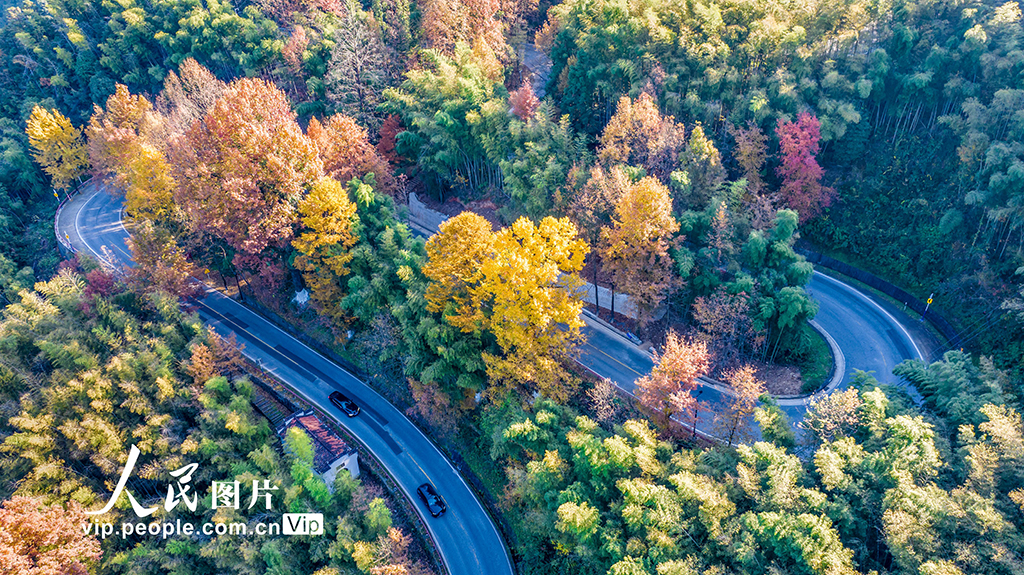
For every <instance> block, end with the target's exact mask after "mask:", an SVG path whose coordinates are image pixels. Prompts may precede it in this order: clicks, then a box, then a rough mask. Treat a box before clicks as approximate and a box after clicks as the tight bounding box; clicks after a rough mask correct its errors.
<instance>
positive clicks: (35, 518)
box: [0, 496, 102, 575]
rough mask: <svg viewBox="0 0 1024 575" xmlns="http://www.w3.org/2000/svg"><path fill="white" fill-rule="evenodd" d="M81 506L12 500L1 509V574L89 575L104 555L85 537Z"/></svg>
mask: <svg viewBox="0 0 1024 575" xmlns="http://www.w3.org/2000/svg"><path fill="white" fill-rule="evenodd" d="M85 524H86V516H85V512H84V511H83V509H82V506H81V505H79V504H78V503H76V502H74V501H72V502H70V503H68V506H67V508H66V509H65V508H64V507H61V506H60V505H53V506H47V505H45V504H43V502H42V500H41V499H37V498H33V497H22V496H16V497H12V498H11V499H9V500H8V501H5V502H4V503H3V506H2V507H0V574H3V575H8V574H10V575H86V573H89V572H90V570H91V568H92V567H93V566H94V565H95V564H96V563H97V562H98V561H99V559H100V556H101V554H102V552H101V551H100V542H99V541H98V540H97V539H96V537H95V536H89V535H86V534H85V532H84V531H83V529H82V526H83V525H85Z"/></svg>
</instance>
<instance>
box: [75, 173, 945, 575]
mask: <svg viewBox="0 0 1024 575" xmlns="http://www.w3.org/2000/svg"><path fill="white" fill-rule="evenodd" d="M122 203H123V202H122V200H121V199H120V198H116V197H113V196H110V195H107V194H105V193H96V191H85V192H83V193H82V195H81V196H79V197H77V198H75V200H74V201H72V202H70V203H69V204H68V205H67V206H66V207H65V208H64V210H63V211H62V212H61V215H60V220H59V224H58V225H59V227H60V231H61V232H65V231H67V232H69V236H70V238H71V241H72V243H73V244H74V245H75V246H76V248H77V249H80V250H86V251H87V252H89V253H91V254H93V255H94V256H96V257H99V258H100V259H102V260H104V261H107V262H108V263H111V264H113V265H119V264H128V263H129V262H130V253H129V251H128V249H127V246H126V244H125V240H126V239H127V232H125V230H124V228H123V227H122V225H121V218H120V211H121V206H122ZM807 290H808V292H809V293H810V294H811V295H812V297H813V298H814V299H815V300H816V301H817V302H818V303H819V305H820V309H819V311H818V315H817V317H816V318H815V320H816V322H817V323H818V325H819V326H820V327H821V328H822V329H823V330H824V331H826V332H828V333H829V334H830V335H831V336H832V338H833V339H834V340H835V341H836V343H837V344H838V346H839V348H840V349H841V352H842V354H843V356H844V358H845V369H844V373H842V374H840V375H841V376H842V378H841V380H840V382H839V384H838V386H836V388H835V389H843V388H845V387H847V386H848V385H849V384H850V382H851V381H852V380H853V373H854V371H855V370H863V371H868V372H873V373H874V375H875V377H876V378H878V379H879V380H880V381H881V382H883V383H895V384H897V385H906V386H907V390H908V392H909V393H910V395H911V396H912V397H914V398H915V399H917V398H919V395H918V394H917V391H916V390H915V389H913V388H912V387H911V386H909V385H907V384H906V382H901V381H898V380H896V378H895V377H894V376H893V375H892V370H893V368H894V367H896V365H897V364H899V363H900V362H901V361H903V360H905V359H923V358H924V357H925V354H924V353H922V346H923V345H924V342H919V341H915V339H922V337H921V336H920V334H921V332H922V330H920V329H915V326H914V325H913V324H912V323H911V322H913V320H911V319H910V318H909V317H908V316H906V315H905V314H903V313H902V312H900V311H899V310H898V309H895V308H893V306H891V305H890V304H888V303H886V302H884V301H880V300H878V299H876V298H874V297H873V296H870V295H867V294H865V293H863V292H861V291H859V290H857V289H856V288H854V287H852V286H850V285H848V284H846V283H843V282H841V281H839V280H836V279H834V278H832V277H829V276H826V275H824V274H821V273H818V272H815V274H814V277H813V278H812V279H811V282H810V284H809V285H808V287H807ZM201 314H202V315H203V319H204V320H206V321H208V322H209V323H210V324H211V325H213V326H214V328H215V329H217V330H218V331H219V332H220V333H223V334H228V333H235V334H236V337H237V338H238V340H239V341H241V342H244V343H245V344H246V352H247V353H249V354H250V355H251V356H252V357H254V358H255V359H257V360H259V361H262V362H263V365H264V367H265V368H266V369H268V370H272V371H274V372H275V374H277V375H278V376H279V377H281V378H282V379H284V380H285V381H287V382H289V383H291V385H292V386H293V387H294V388H295V389H296V390H297V391H298V392H299V393H302V394H303V395H305V396H306V397H307V398H308V399H309V400H310V401H311V402H313V403H316V404H317V405H319V406H320V407H321V408H322V409H324V410H325V411H327V412H330V413H335V411H334V410H333V407H331V406H330V405H329V403H328V402H327V400H326V397H327V394H328V393H329V392H330V391H331V390H332V389H343V390H345V391H346V393H348V394H349V395H350V396H352V397H353V399H355V400H356V401H357V402H359V403H361V404H362V405H364V406H366V407H364V414H365V417H364V416H361V417H357V418H355V419H354V420H346V419H345V418H341V417H339V422H340V423H341V424H342V425H345V426H346V427H347V428H348V429H349V430H350V431H351V432H352V433H353V434H355V435H356V436H357V437H359V438H360V440H362V441H363V442H364V444H365V445H366V446H367V447H368V448H369V449H371V450H372V451H373V453H374V454H376V455H377V456H378V458H379V459H380V460H381V461H382V462H383V463H384V464H385V465H386V466H387V467H388V469H389V470H390V471H391V472H392V474H393V475H394V476H395V477H396V478H397V479H398V480H399V484H400V485H401V486H402V488H403V489H404V490H405V491H406V493H407V495H409V496H410V499H412V500H413V501H414V505H415V506H416V508H417V511H418V512H420V514H421V515H423V516H424V519H425V521H426V523H427V525H428V526H430V527H431V531H432V534H433V535H434V537H435V539H436V541H437V542H438V546H439V547H440V548H441V550H442V554H443V555H444V558H445V561H446V562H447V563H448V565H449V568H450V569H451V572H452V573H459V574H461V573H474V574H481V575H482V574H489V573H511V567H510V566H509V562H508V558H507V554H506V552H505V549H504V547H503V545H502V542H501V539H500V537H499V536H498V534H497V532H496V530H495V529H494V526H493V524H492V523H491V522H490V520H489V518H488V517H487V514H486V512H484V510H483V508H482V507H481V506H480V504H479V503H478V502H477V500H476V499H475V497H474V496H473V494H472V493H471V492H470V491H469V489H468V487H466V485H465V483H464V482H463V481H462V479H461V477H460V476H459V475H458V473H457V472H456V471H455V470H454V469H452V468H451V466H450V464H449V463H448V461H447V459H445V458H444V456H442V455H441V454H440V452H438V451H437V449H436V448H435V447H434V446H433V444H431V443H430V441H429V440H428V439H427V438H426V437H424V436H423V434H422V433H420V432H419V430H418V429H417V428H416V427H415V426H413V425H412V424H411V423H410V422H409V421H408V420H407V419H406V418H405V417H404V416H403V415H402V414H401V413H400V412H398V410H397V409H395V408H394V407H392V406H391V405H390V404H389V403H387V401H386V400H384V399H383V398H381V397H380V396H378V395H377V394H376V393H375V392H373V391H372V390H370V389H369V388H368V387H366V386H365V385H363V384H362V383H361V382H359V381H358V380H356V379H355V378H354V377H353V376H351V375H350V374H348V373H347V372H345V371H344V370H342V369H341V368H339V367H337V366H336V365H335V364H333V363H331V362H329V361H328V360H326V359H324V358H323V357H321V356H319V355H318V354H316V353H315V352H314V351H312V350H311V349H309V348H308V347H306V346H304V345H302V344H301V343H299V342H298V341H295V340H294V339H292V338H291V337H290V336H288V335H287V334H285V333H284V332H282V331H280V330H278V329H277V328H276V327H274V326H272V325H270V324H268V323H267V322H266V321H264V320H262V319H261V318H259V317H258V316H256V315H255V314H253V313H252V312H250V311H248V310H247V309H246V308H244V307H243V306H241V305H239V304H238V303H236V302H234V301H233V300H231V299H229V298H226V297H224V296H223V295H221V294H219V293H218V292H214V291H212V290H210V294H209V295H208V296H207V298H206V299H205V300H204V301H203V302H202V305H201ZM583 333H584V335H585V336H586V338H587V342H586V343H585V344H584V346H583V347H582V349H581V350H580V357H579V362H580V364H582V365H583V366H584V367H585V368H587V369H589V370H590V371H591V372H592V373H594V374H595V375H597V376H599V377H606V378H608V379H611V380H612V381H613V382H615V383H616V384H617V385H618V386H619V387H620V388H622V389H623V390H625V391H627V392H629V393H634V392H635V390H636V380H637V379H639V378H640V377H641V376H643V375H644V374H646V373H649V372H650V370H651V368H652V367H653V365H654V364H653V361H652V358H651V356H650V355H649V354H648V353H647V352H646V351H644V350H641V349H640V348H639V347H637V346H636V345H633V344H632V343H630V342H629V341H628V340H627V339H626V338H624V337H622V336H621V335H620V334H618V333H616V332H614V331H613V330H610V329H608V328H607V327H605V326H603V325H601V324H600V323H599V322H595V321H593V320H589V319H588V321H587V325H586V326H585V327H584V328H583ZM265 342H270V343H273V345H270V343H265ZM929 343H931V342H929ZM931 345H934V344H931ZM833 391H834V389H833ZM693 393H694V395H696V396H698V398H699V399H700V400H701V401H702V402H707V403H708V404H709V406H710V408H711V409H714V408H715V404H718V403H720V402H722V401H723V399H724V394H723V392H722V391H721V390H719V389H717V388H716V387H714V386H711V385H703V386H701V387H700V388H698V389H697V390H695V391H694V392H693ZM809 401H810V398H802V399H789V400H785V399H783V400H780V401H779V403H780V405H781V406H782V408H783V410H784V411H786V413H787V415H788V416H789V418H790V421H791V422H793V423H794V424H795V423H797V422H799V421H800V420H801V419H802V418H803V415H804V413H805V412H806V410H807V404H808V402H809ZM686 423H689V422H684V424H686ZM697 428H698V430H700V431H702V432H705V433H708V432H711V431H712V427H711V418H710V417H707V416H704V417H701V418H700V419H699V420H698V422H697ZM424 478H428V479H430V480H431V481H433V482H434V484H435V485H436V486H437V487H438V489H439V491H440V492H441V494H442V495H443V496H444V497H445V499H447V500H448V502H449V512H448V514H447V515H446V516H444V517H442V518H441V519H440V520H434V519H432V518H431V517H429V516H427V515H426V514H425V512H424V510H423V509H422V508H421V506H420V505H419V500H418V499H416V498H415V497H414V495H413V491H414V490H415V488H416V486H417V485H419V484H420V483H422V480H423V479H424Z"/></svg>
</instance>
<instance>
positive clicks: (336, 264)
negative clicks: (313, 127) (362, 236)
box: [292, 177, 358, 321]
mask: <svg viewBox="0 0 1024 575" xmlns="http://www.w3.org/2000/svg"><path fill="white" fill-rule="evenodd" d="M299 215H300V219H301V222H302V225H303V227H304V229H305V231H303V232H302V233H301V234H300V235H299V237H297V238H295V239H294V240H293V241H292V246H293V247H294V248H295V249H296V250H298V251H299V255H297V256H296V257H295V268H296V269H298V270H299V271H301V272H302V277H303V279H304V280H305V281H306V285H307V286H309V290H310V298H312V300H313V302H314V303H315V304H316V305H317V307H319V308H320V309H321V310H322V311H323V312H324V313H326V314H327V315H328V316H329V317H331V318H332V319H334V320H335V321H340V320H341V319H342V318H343V317H344V312H343V311H342V310H341V307H340V306H339V305H338V304H339V303H340V302H341V298H342V297H343V296H344V292H343V291H342V287H341V281H340V280H341V278H342V277H344V276H346V275H348V272H349V269H348V267H347V266H348V263H349V262H350V261H352V254H351V253H350V252H349V250H350V249H351V248H352V246H354V245H355V243H356V240H357V239H358V238H357V237H356V236H355V235H354V234H353V233H352V229H353V226H354V225H355V223H356V222H357V221H358V216H357V215H356V205H355V204H354V203H352V202H351V201H349V199H348V193H347V192H346V190H345V187H344V186H342V185H341V183H340V182H338V181H337V180H335V179H333V178H329V177H323V178H320V180H318V181H317V182H316V184H314V185H313V187H312V189H311V190H310V192H309V194H308V195H307V196H306V197H304V198H303V199H302V200H301V201H300V202H299Z"/></svg>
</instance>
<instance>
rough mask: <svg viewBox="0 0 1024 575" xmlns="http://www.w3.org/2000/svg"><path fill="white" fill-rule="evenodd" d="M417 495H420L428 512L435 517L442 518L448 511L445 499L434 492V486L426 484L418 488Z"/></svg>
mask: <svg viewBox="0 0 1024 575" xmlns="http://www.w3.org/2000/svg"><path fill="white" fill-rule="evenodd" d="M416 493H418V494H419V496H420V499H422V500H423V503H425V504H426V506H427V511H430V514H431V515H433V516H434V517H440V516H442V515H444V512H445V511H447V510H448V506H447V505H445V503H444V499H441V496H440V495H438V494H437V492H436V491H434V486H433V485H431V484H429V483H424V484H423V485H420V486H419V487H417V488H416Z"/></svg>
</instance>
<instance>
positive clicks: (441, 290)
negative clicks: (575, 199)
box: [423, 213, 588, 399]
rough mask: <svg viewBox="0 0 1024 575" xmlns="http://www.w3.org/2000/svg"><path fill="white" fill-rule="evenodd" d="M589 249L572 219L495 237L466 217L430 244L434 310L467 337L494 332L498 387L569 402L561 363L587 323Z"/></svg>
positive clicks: (490, 359)
mask: <svg viewBox="0 0 1024 575" xmlns="http://www.w3.org/2000/svg"><path fill="white" fill-rule="evenodd" d="M587 250H588V248H587V245H586V242H584V241H582V240H580V239H579V238H578V237H577V234H576V226H574V225H573V224H572V223H571V222H570V221H569V220H568V219H566V218H562V219H555V218H552V217H547V218H544V219H543V220H542V221H541V222H540V224H534V223H533V222H531V221H530V220H529V219H527V218H520V219H519V220H517V221H516V222H515V223H514V224H513V225H512V226H510V227H508V228H505V229H502V230H501V231H499V232H496V233H494V232H492V231H491V226H490V224H489V223H488V222H487V220H485V219H483V218H482V217H480V216H478V215H476V214H471V213H463V214H460V215H459V216H457V217H455V218H452V219H451V220H449V221H447V222H445V223H444V224H443V225H442V226H441V230H440V232H439V233H438V234H437V235H435V236H434V237H433V238H431V239H430V241H428V242H427V255H428V261H427V263H426V265H425V266H424V267H423V273H424V275H425V276H426V277H427V278H428V280H429V281H430V283H429V284H428V287H427V294H426V297H427V301H428V307H429V309H430V310H431V311H443V312H444V313H445V320H446V321H447V322H448V323H449V324H450V325H452V326H455V327H458V328H460V329H462V330H463V331H465V332H474V331H489V332H490V333H491V334H492V335H494V338H495V340H496V342H497V344H498V346H499V347H500V348H501V350H502V352H503V353H502V354H501V355H495V354H484V360H485V361H486V362H487V373H488V376H489V377H490V379H491V381H492V382H493V383H494V384H495V385H497V386H498V387H499V388H502V389H512V388H517V387H523V386H532V387H536V388H537V389H539V390H540V391H541V392H542V393H544V394H545V395H546V396H548V397H553V398H557V399H564V398H565V397H567V395H568V393H569V391H570V387H571V382H570V378H569V377H568V375H567V374H566V373H565V372H564V370H563V369H562V367H561V366H562V362H563V361H564V360H565V359H566V358H567V357H568V356H569V354H570V353H571V352H572V350H573V348H574V347H575V344H576V343H577V342H578V341H579V338H580V334H579V328H580V327H581V326H582V325H583V322H582V321H581V320H580V317H579V315H580V311H581V310H582V309H583V301H582V291H581V287H582V285H583V281H582V280H581V279H580V277H579V271H580V270H581V269H582V267H583V261H584V258H585V257H586V254H587ZM560 325H561V326H562V327H563V328H564V329H560V328H559V326H560Z"/></svg>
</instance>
